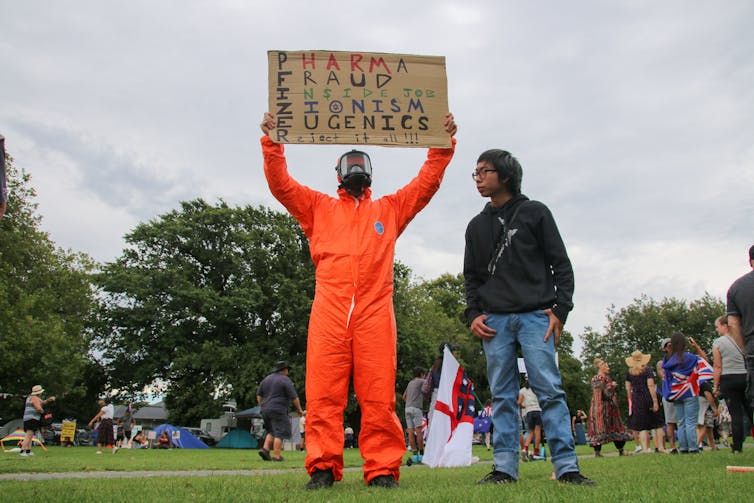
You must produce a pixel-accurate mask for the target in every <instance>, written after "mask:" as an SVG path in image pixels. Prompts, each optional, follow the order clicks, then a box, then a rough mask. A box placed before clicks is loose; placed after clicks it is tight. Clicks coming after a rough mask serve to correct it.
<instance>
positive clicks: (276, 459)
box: [270, 456, 285, 462]
mask: <svg viewBox="0 0 754 503" xmlns="http://www.w3.org/2000/svg"><path fill="white" fill-rule="evenodd" d="M270 461H277V462H280V461H285V460H284V459H283V456H280V457H279V458H270Z"/></svg>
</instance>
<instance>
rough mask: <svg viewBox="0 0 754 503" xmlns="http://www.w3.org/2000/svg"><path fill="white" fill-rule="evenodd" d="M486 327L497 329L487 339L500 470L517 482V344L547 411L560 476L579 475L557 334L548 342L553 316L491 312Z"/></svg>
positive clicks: (547, 430) (544, 417)
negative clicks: (559, 366)
mask: <svg viewBox="0 0 754 503" xmlns="http://www.w3.org/2000/svg"><path fill="white" fill-rule="evenodd" d="M486 323H487V326H489V327H491V328H493V329H494V330H496V332H497V333H496V334H495V336H494V337H493V338H492V339H489V340H486V341H484V353H485V355H486V357H487V377H488V379H489V381H490V389H491V390H492V424H493V425H494V430H493V443H494V445H495V450H494V454H493V459H494V461H495V470H498V471H501V472H505V473H507V474H508V475H510V476H511V477H513V478H515V479H518V448H519V442H518V435H519V424H520V422H521V421H520V419H519V413H518V392H519V387H520V386H519V384H520V383H519V373H518V364H517V360H516V343H518V344H520V345H521V351H522V353H523V355H524V361H525V362H526V370H527V373H528V375H529V384H531V389H532V390H533V391H534V394H536V395H537V400H539V406H540V407H541V408H542V423H543V427H544V432H545V435H546V436H547V444H548V445H549V447H550V454H551V456H552V457H551V459H552V463H553V466H554V468H555V476H556V477H560V476H561V475H563V474H564V473H568V472H578V471H579V464H578V460H577V458H576V451H575V450H574V446H573V435H572V434H571V416H570V413H569V412H568V405H567V404H566V398H565V392H564V391H563V386H562V381H561V378H560V371H559V370H558V366H557V363H556V356H555V343H554V339H555V336H554V335H553V336H551V337H550V339H549V340H548V341H547V342H544V337H545V333H546V332H547V327H548V325H549V318H548V316H547V314H546V313H545V312H544V311H532V312H529V313H519V314H490V313H488V314H487V322H486Z"/></svg>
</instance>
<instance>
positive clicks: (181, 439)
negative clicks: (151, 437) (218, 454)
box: [154, 424, 209, 449]
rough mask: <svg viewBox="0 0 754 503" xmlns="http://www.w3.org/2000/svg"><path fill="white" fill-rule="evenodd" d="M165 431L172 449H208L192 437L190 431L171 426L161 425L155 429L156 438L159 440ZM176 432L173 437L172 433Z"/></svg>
mask: <svg viewBox="0 0 754 503" xmlns="http://www.w3.org/2000/svg"><path fill="white" fill-rule="evenodd" d="M165 430H167V431H168V435H169V436H170V440H171V443H172V444H173V446H174V447H180V448H181V449H209V447H208V446H207V444H205V443H204V442H202V441H201V440H199V439H198V438H196V437H195V436H194V435H192V434H191V432H190V431H188V430H187V429H185V428H181V427H180V426H173V425H172V424H161V425H160V426H158V427H157V428H155V429H154V432H155V434H156V435H157V438H159V437H160V435H162V432H163V431H165ZM176 431H177V432H179V434H178V435H175V433H174V432H176Z"/></svg>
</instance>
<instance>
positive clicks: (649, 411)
mask: <svg viewBox="0 0 754 503" xmlns="http://www.w3.org/2000/svg"><path fill="white" fill-rule="evenodd" d="M651 358H652V355H645V354H643V353H642V352H641V351H639V350H636V351H634V352H633V353H631V356H630V357H628V358H626V365H628V370H627V371H626V393H627V394H628V397H629V404H630V408H629V415H628V421H627V426H628V427H629V428H631V429H632V430H634V431H636V432H638V433H639V442H640V445H641V451H639V452H642V453H645V454H646V453H650V452H652V451H651V449H650V447H649V432H650V431H652V430H655V444H656V446H657V447H656V448H657V449H658V452H662V453H665V448H664V447H662V450H661V451H660V446H661V445H664V442H663V441H662V435H663V433H662V423H663V421H662V416H661V414H660V402H659V398H658V396H657V388H656V386H655V379H654V378H655V375H654V372H653V371H652V369H651V368H650V367H649V366H648V363H649V360H650V359H651ZM658 436H659V438H658Z"/></svg>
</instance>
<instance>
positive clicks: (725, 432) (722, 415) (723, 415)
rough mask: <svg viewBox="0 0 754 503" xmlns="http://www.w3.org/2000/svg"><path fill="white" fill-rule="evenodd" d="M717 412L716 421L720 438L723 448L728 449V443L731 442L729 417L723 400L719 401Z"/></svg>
mask: <svg viewBox="0 0 754 503" xmlns="http://www.w3.org/2000/svg"><path fill="white" fill-rule="evenodd" d="M717 410H718V411H719V413H718V416H717V421H718V425H719V427H720V438H721V439H722V441H723V445H724V446H725V447H730V441H732V438H731V437H732V428H731V417H730V411H729V410H728V406H727V405H726V403H725V400H720V403H719V405H718V406H717Z"/></svg>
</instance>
